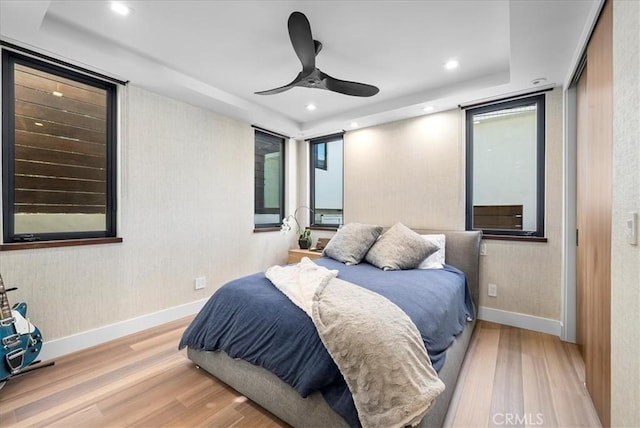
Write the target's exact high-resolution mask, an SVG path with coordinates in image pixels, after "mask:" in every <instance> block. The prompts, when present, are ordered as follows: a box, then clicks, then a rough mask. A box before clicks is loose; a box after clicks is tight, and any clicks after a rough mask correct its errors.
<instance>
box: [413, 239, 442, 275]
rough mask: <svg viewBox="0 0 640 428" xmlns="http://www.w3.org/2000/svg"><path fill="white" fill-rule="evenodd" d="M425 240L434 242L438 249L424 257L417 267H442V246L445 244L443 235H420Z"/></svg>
mask: <svg viewBox="0 0 640 428" xmlns="http://www.w3.org/2000/svg"><path fill="white" fill-rule="evenodd" d="M420 236H422V238H424V239H425V240H426V241H428V242H431V243H432V244H435V245H436V246H437V247H438V251H436V252H435V253H433V254H431V255H430V256H429V257H427V258H426V259H424V260H423V261H422V263H420V266H418V269H442V268H443V267H444V247H445V244H446V236H445V235H420Z"/></svg>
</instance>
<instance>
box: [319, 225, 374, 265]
mask: <svg viewBox="0 0 640 428" xmlns="http://www.w3.org/2000/svg"><path fill="white" fill-rule="evenodd" d="M381 233H382V227H381V226H374V225H371V224H361V223H347V224H345V225H344V226H342V227H341V228H340V229H338V232H337V233H336V234H335V235H334V236H333V238H331V240H330V241H329V243H328V244H327V246H326V247H325V248H324V252H323V253H322V254H323V255H324V256H327V257H331V258H332V259H335V260H337V261H339V262H342V263H345V264H347V265H357V264H358V263H360V262H361V261H362V259H363V258H364V256H365V254H367V251H369V248H371V246H372V245H373V243H374V242H376V239H378V237H379V236H380V234H381Z"/></svg>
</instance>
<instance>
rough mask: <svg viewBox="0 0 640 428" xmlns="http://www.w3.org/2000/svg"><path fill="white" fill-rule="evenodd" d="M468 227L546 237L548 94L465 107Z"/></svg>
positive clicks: (510, 234)
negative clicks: (546, 104) (546, 118)
mask: <svg viewBox="0 0 640 428" xmlns="http://www.w3.org/2000/svg"><path fill="white" fill-rule="evenodd" d="M466 144H467V149H466V229H467V230H482V231H483V233H484V234H485V235H499V236H528V237H544V212H545V209H544V201H545V192H544V175H545V172H544V171H545V95H544V94H541V95H536V96H531V97H526V98H520V99H513V100H508V101H503V102H497V103H494V104H490V105H483V106H481V107H477V108H468V109H467V110H466Z"/></svg>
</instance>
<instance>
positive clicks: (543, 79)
mask: <svg viewBox="0 0 640 428" xmlns="http://www.w3.org/2000/svg"><path fill="white" fill-rule="evenodd" d="M546 81H547V78H546V77H537V78H535V79H533V80H532V81H531V84H532V85H534V86H535V85H539V84H541V83H544V82H546Z"/></svg>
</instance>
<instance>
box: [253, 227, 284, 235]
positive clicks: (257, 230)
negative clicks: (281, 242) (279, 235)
mask: <svg viewBox="0 0 640 428" xmlns="http://www.w3.org/2000/svg"><path fill="white" fill-rule="evenodd" d="M280 230H282V227H281V226H277V227H276V226H274V227H256V228H254V229H253V233H262V232H280Z"/></svg>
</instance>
